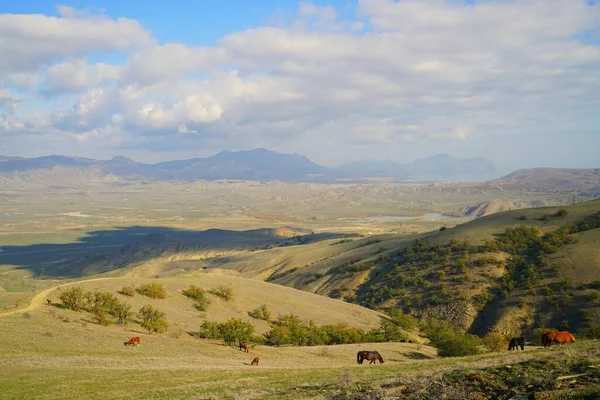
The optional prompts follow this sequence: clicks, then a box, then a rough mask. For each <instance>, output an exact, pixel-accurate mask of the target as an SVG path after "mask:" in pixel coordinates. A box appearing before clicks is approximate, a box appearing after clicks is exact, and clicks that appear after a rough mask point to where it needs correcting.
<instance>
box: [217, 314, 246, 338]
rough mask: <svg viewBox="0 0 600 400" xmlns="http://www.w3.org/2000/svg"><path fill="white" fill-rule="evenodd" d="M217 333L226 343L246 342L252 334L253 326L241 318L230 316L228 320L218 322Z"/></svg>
mask: <svg viewBox="0 0 600 400" xmlns="http://www.w3.org/2000/svg"><path fill="white" fill-rule="evenodd" d="M219 333H220V335H221V338H222V339H223V340H224V341H225V343H227V344H234V343H238V342H247V341H249V340H250V338H251V337H252V335H253V334H254V326H253V325H252V324H251V323H249V322H245V321H242V320H241V319H238V318H231V319H230V320H229V321H227V322H225V323H222V324H219Z"/></svg>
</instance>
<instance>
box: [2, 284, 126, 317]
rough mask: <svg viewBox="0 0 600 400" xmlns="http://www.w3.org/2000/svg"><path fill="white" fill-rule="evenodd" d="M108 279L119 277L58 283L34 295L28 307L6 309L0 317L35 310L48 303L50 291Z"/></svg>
mask: <svg viewBox="0 0 600 400" xmlns="http://www.w3.org/2000/svg"><path fill="white" fill-rule="evenodd" d="M107 279H117V278H116V277H110V278H94V279H87V280H84V281H76V282H68V283H63V284H61V285H58V286H53V287H51V288H48V289H44V290H42V291H41V292H39V293H38V294H36V295H35V296H33V299H31V302H30V303H29V305H27V306H26V307H24V308H20V309H18V310H12V311H6V312H3V313H0V317H6V316H8V315H13V314H21V313H24V312H27V311H32V310H35V309H36V308H38V307H39V306H41V305H42V304H44V303H46V299H47V297H48V295H49V294H50V293H52V292H53V291H55V290H56V289H60V288H61V287H65V286H70V285H78V284H81V283H86V282H93V281H103V280H107Z"/></svg>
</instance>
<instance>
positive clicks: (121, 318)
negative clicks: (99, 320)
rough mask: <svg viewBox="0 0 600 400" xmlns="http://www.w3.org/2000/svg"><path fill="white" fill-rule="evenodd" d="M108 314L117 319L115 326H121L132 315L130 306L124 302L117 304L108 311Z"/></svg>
mask: <svg viewBox="0 0 600 400" xmlns="http://www.w3.org/2000/svg"><path fill="white" fill-rule="evenodd" d="M110 314H111V315H112V316H113V317H115V318H116V319H117V324H119V325H123V324H125V323H126V322H127V320H128V319H129V318H131V316H132V315H133V313H132V312H131V305H130V304H128V303H124V302H118V303H117V304H115V306H114V307H113V308H112V310H111V311H110Z"/></svg>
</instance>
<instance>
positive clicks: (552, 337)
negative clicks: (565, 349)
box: [542, 331, 576, 347]
mask: <svg viewBox="0 0 600 400" xmlns="http://www.w3.org/2000/svg"><path fill="white" fill-rule="evenodd" d="M553 342H554V343H558V344H564V343H575V342H576V340H575V337H574V336H573V335H572V334H571V332H569V331H562V332H545V333H544V334H543V335H542V344H543V345H544V347H550V346H551V345H552V343H553Z"/></svg>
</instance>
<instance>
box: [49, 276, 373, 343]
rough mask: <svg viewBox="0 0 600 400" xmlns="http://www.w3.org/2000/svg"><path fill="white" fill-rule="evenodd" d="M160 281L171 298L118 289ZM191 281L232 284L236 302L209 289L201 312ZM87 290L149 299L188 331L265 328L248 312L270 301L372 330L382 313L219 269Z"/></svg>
mask: <svg viewBox="0 0 600 400" xmlns="http://www.w3.org/2000/svg"><path fill="white" fill-rule="evenodd" d="M149 282H157V283H160V284H162V285H163V286H164V287H165V288H166V290H167V293H168V297H167V299H150V298H148V297H145V296H140V295H135V296H134V297H128V296H124V295H121V294H118V293H117V291H119V290H120V289H121V288H122V287H123V286H124V285H135V286H138V287H139V286H140V285H141V284H144V283H149ZM190 285H196V286H199V287H202V288H204V289H206V290H208V289H211V288H213V287H217V286H220V285H230V286H231V287H232V288H233V299H232V301H225V300H222V299H220V298H218V297H216V296H214V295H212V294H207V297H208V298H209V300H210V304H209V305H208V307H207V309H206V311H205V312H200V311H197V310H196V309H195V308H194V302H193V301H192V300H190V299H188V298H187V297H185V296H184V295H183V294H182V293H181V291H182V290H185V289H187V288H188V287H189V286H190ZM82 286H83V288H84V289H85V290H90V291H91V290H101V291H107V292H111V293H113V294H115V295H116V296H118V297H120V298H121V299H122V300H125V301H127V302H129V303H130V304H131V305H132V307H133V309H134V310H137V309H138V308H139V307H141V306H142V305H144V304H151V305H153V306H155V307H157V308H159V309H160V310H162V311H164V312H166V313H167V319H168V320H169V321H170V322H172V323H173V325H174V326H175V327H179V328H181V329H183V330H185V331H197V330H198V328H199V326H200V324H201V323H202V322H203V321H204V320H206V319H208V320H215V321H219V322H222V321H227V320H228V319H230V318H242V319H244V320H246V321H249V322H251V323H252V324H253V325H254V326H255V328H256V330H257V332H259V333H264V332H266V331H267V330H268V329H269V326H268V324H267V323H266V322H265V321H260V320H256V319H253V318H251V317H249V316H248V312H249V311H252V310H254V309H255V308H257V307H259V306H260V305H261V304H266V305H267V307H268V308H269V310H270V311H271V313H272V316H273V318H276V317H277V315H278V314H289V313H292V312H293V313H295V314H297V315H299V316H300V317H301V318H302V319H305V320H310V319H312V320H314V321H315V322H316V323H317V324H318V325H324V324H330V323H331V324H335V323H340V322H345V323H347V324H348V325H350V326H355V327H358V328H362V329H371V328H376V327H378V326H379V321H380V315H381V314H380V313H378V312H375V311H373V310H369V309H367V308H364V307H360V306H358V305H355V304H349V303H345V302H342V301H338V300H333V299H330V298H327V297H323V296H318V295H315V294H312V293H307V292H303V291H299V290H296V289H292V288H288V287H285V286H280V285H276V284H272V283H267V282H261V281H258V280H253V279H247V278H242V277H238V276H231V275H222V274H219V273H218V271H214V272H209V273H207V272H204V273H198V275H197V276H194V277H187V278H186V277H181V276H179V277H176V278H158V279H149V278H115V279H106V280H101V281H90V282H86V283H83V284H82ZM59 294H60V290H57V291H54V292H53V293H50V295H49V296H48V298H50V299H52V300H53V301H57V302H58V301H60V300H58V298H59Z"/></svg>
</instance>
